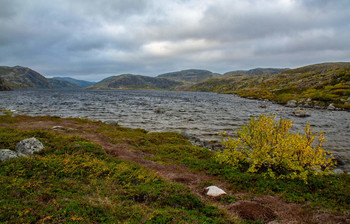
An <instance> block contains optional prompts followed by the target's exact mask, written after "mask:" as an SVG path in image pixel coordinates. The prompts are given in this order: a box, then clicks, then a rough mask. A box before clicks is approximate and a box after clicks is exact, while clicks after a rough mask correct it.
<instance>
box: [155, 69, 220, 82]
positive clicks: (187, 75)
mask: <svg viewBox="0 0 350 224" xmlns="http://www.w3.org/2000/svg"><path fill="white" fill-rule="evenodd" d="M217 76H219V74H215V73H212V72H211V71H208V70H200V69H188V70H182V71H177V72H170V73H165V74H161V75H158V77H159V78H167V79H171V80H175V81H179V82H192V83H197V82H203V81H205V80H207V79H210V78H214V77H217Z"/></svg>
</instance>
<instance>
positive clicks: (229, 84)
mask: <svg viewBox="0 0 350 224" xmlns="http://www.w3.org/2000/svg"><path fill="white" fill-rule="evenodd" d="M188 90H192V91H209V92H219V93H234V94H238V95H240V96H242V97H251V98H257V99H268V100H272V101H276V102H278V103H282V104H286V103H288V102H291V101H292V100H293V102H294V103H295V104H296V105H301V106H305V107H309V106H311V107H320V108H326V107H329V108H333V107H338V108H343V109H346V110H350V62H338V63H322V64H314V65H309V66H304V67H300V68H295V69H290V70H285V71H282V72H279V73H276V74H257V75H246V74H243V75H226V76H222V77H219V78H214V79H209V80H207V81H205V82H202V83H199V84H195V85H193V86H192V87H190V88H188Z"/></svg>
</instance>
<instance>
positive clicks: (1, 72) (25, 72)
mask: <svg viewBox="0 0 350 224" xmlns="http://www.w3.org/2000/svg"><path fill="white" fill-rule="evenodd" d="M0 78H2V80H3V81H4V82H5V84H6V85H8V86H9V87H11V88H13V89H36V88H51V87H52V86H51V84H50V83H49V81H48V80H47V79H46V78H45V77H44V76H43V75H41V74H40V73H38V72H36V71H34V70H32V69H30V68H26V67H22V66H15V67H8V66H0Z"/></svg>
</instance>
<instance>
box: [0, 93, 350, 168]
mask: <svg viewBox="0 0 350 224" xmlns="http://www.w3.org/2000/svg"><path fill="white" fill-rule="evenodd" d="M0 109H5V110H13V111H14V112H15V114H27V115H31V116H36V115H57V116H61V117H81V118H89V119H93V120H101V121H104V122H106V121H109V122H110V121H113V122H118V124H119V125H120V126H124V127H129V128H142V129H146V130H147V131H151V132H155V131H173V132H179V133H181V134H184V135H185V136H187V137H189V138H190V139H191V140H192V141H197V143H198V140H200V141H201V142H211V143H215V142H220V140H221V136H220V135H219V133H221V132H223V131H227V132H228V133H229V134H232V135H234V132H235V130H236V129H237V128H239V127H240V126H241V125H243V124H246V123H247V122H248V121H249V120H250V118H251V117H252V116H259V115H260V114H262V113H264V114H270V113H275V114H277V115H278V116H281V117H283V118H288V119H291V120H294V121H295V123H294V126H293V131H299V132H302V131H303V127H305V125H306V123H307V122H310V124H311V125H312V126H313V127H314V128H315V131H320V130H322V131H323V132H324V133H325V137H326V139H327V140H328V141H327V143H326V144H325V148H326V149H327V150H331V151H334V153H335V154H336V155H337V156H339V157H340V158H341V160H343V161H344V162H345V163H346V164H345V165H344V166H343V167H341V168H342V169H343V170H345V171H347V172H349V171H350V131H349V130H350V113H349V112H346V111H330V110H317V109H307V110H308V112H309V113H310V114H311V116H310V117H306V118H299V117H294V116H293V115H292V112H293V111H295V110H296V109H297V108H288V107H284V106H282V105H278V104H274V103H272V102H268V101H259V100H251V99H244V98H240V97H238V96H235V95H225V94H217V93H203V92H172V91H136V90H88V91H87V90H17V91H1V92H0Z"/></svg>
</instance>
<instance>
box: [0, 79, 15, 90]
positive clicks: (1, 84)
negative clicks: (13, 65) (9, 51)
mask: <svg viewBox="0 0 350 224" xmlns="http://www.w3.org/2000/svg"><path fill="white" fill-rule="evenodd" d="M9 90H12V89H11V87H10V86H8V85H7V84H6V83H5V82H4V81H3V80H2V79H1V78H0V91H9Z"/></svg>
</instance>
